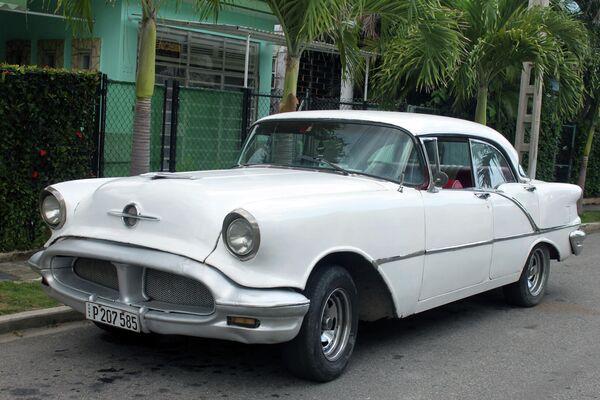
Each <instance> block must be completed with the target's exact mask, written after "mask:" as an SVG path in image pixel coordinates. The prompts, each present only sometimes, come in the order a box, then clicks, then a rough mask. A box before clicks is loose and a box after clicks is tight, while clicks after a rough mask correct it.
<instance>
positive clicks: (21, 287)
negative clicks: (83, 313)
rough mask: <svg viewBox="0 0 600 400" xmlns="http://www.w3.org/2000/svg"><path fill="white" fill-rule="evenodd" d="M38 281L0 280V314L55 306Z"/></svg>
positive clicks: (56, 303)
mask: <svg viewBox="0 0 600 400" xmlns="http://www.w3.org/2000/svg"><path fill="white" fill-rule="evenodd" d="M59 305H60V304H59V303H58V302H57V301H56V300H54V299H51V298H50V297H48V295H46V293H44V291H43V290H42V288H41V285H40V283H39V282H11V281H7V282H0V315H7V314H14V313H18V312H21V311H29V310H38V309H41V308H50V307H56V306H59Z"/></svg>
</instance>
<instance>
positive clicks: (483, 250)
mask: <svg viewBox="0 0 600 400" xmlns="http://www.w3.org/2000/svg"><path fill="white" fill-rule="evenodd" d="M426 147H427V152H428V157H429V159H430V164H432V163H433V162H435V161H434V159H433V158H432V156H431V152H432V151H434V150H433V149H435V147H437V152H438V158H437V159H438V160H439V170H440V171H442V172H445V173H446V174H447V175H448V177H449V181H448V184H447V185H446V186H445V187H444V188H442V189H440V190H439V191H437V192H432V191H427V192H423V203H424V207H425V265H424V271H423V283H422V286H421V292H420V296H419V300H420V301H422V300H427V299H430V298H433V297H436V296H440V295H444V294H447V293H450V292H453V291H456V290H460V289H463V288H466V287H469V286H473V285H477V284H479V283H482V282H484V281H486V280H488V279H489V270H490V262H491V256H492V239H493V225H492V207H491V203H490V199H489V194H488V193H480V192H478V191H476V190H474V189H475V188H474V183H475V179H474V176H473V170H472V164H471V153H470V149H469V142H468V140H467V139H460V138H452V137H438V140H437V146H433V145H432V146H428V145H427V144H426Z"/></svg>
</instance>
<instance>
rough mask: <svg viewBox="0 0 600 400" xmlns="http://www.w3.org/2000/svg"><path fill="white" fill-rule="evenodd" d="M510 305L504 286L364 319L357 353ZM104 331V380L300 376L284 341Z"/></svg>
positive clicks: (285, 380)
mask: <svg viewBox="0 0 600 400" xmlns="http://www.w3.org/2000/svg"><path fill="white" fill-rule="evenodd" d="M509 310H511V308H510V307H509V306H507V305H506V304H505V302H504V300H503V298H502V293H501V291H491V292H488V293H484V294H481V295H477V296H474V297H471V298H468V299H464V300H461V301H457V302H455V303H451V304H448V305H445V306H442V307H439V308H436V309H434V310H430V311H426V312H424V313H420V314H418V315H414V316H410V317H408V318H404V319H394V320H380V321H375V322H361V324H360V326H359V334H358V343H357V346H356V348H355V359H356V362H358V363H360V360H361V358H362V357H361V355H367V354H372V353H373V352H386V351H387V350H386V349H387V348H389V346H392V345H394V344H396V343H399V342H401V345H402V346H411V345H413V344H418V343H419V341H420V340H422V339H423V337H424V336H426V335H428V334H432V333H434V332H435V335H436V336H438V335H443V334H444V332H445V331H451V330H456V329H457V327H458V329H460V328H459V327H460V326H461V324H464V325H473V324H476V323H478V321H479V322H481V321H480V320H482V319H486V318H495V317H497V316H498V315H497V313H505V312H508V311H509ZM98 332H99V333H98V335H99V337H100V339H101V342H102V343H103V344H102V345H101V346H102V348H103V351H104V352H105V353H104V354H105V355H106V353H109V354H110V356H109V357H110V362H107V360H104V361H100V360H98V361H100V362H101V365H110V366H111V367H109V368H103V369H99V370H98V373H99V376H100V377H99V378H98V381H99V384H110V383H112V382H114V381H115V379H123V378H128V377H132V376H135V375H138V374H144V375H152V374H157V375H158V376H162V377H166V378H169V379H174V380H176V381H178V382H179V384H181V385H182V387H186V386H193V387H196V386H203V385H210V384H211V381H213V380H215V378H217V377H218V380H219V382H221V384H226V383H227V382H228V381H231V383H233V382H239V381H240V380H243V381H244V382H246V383H245V384H246V385H248V386H253V385H256V386H257V387H259V386H260V385H262V382H261V378H266V377H268V381H269V384H270V385H275V386H276V387H279V388H281V389H284V388H285V387H286V386H288V385H290V384H294V382H296V383H295V384H297V382H298V381H297V380H295V378H293V377H291V376H290V375H289V374H288V373H287V372H286V371H285V369H284V368H283V364H282V362H281V360H280V346H271V345H244V344H240V343H234V342H227V341H221V340H211V339H200V338H190V337H183V336H158V335H147V336H145V337H143V338H140V337H131V336H129V337H125V338H123V337H120V336H114V335H111V334H108V333H104V332H101V331H98ZM94 339H96V340H90V342H88V343H89V345H90V346H93V344H92V343H93V342H96V343H97V339H98V337H95V338H94ZM117 366H119V368H117ZM257 378H258V380H257Z"/></svg>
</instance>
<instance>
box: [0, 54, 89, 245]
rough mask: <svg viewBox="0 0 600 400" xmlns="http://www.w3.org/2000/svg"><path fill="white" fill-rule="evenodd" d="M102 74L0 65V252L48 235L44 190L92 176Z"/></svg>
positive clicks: (35, 243) (41, 241) (32, 243)
mask: <svg viewBox="0 0 600 400" xmlns="http://www.w3.org/2000/svg"><path fill="white" fill-rule="evenodd" d="M99 81H100V75H99V74H97V73H89V72H68V71H63V70H54V69H46V68H37V67H21V66H9V65H0V210H1V212H0V251H9V250H22V249H31V248H35V247H39V246H40V245H42V244H43V242H44V241H45V240H46V238H47V236H48V232H47V228H46V227H45V225H44V224H43V222H42V220H41V218H40V216H39V211H38V198H39V193H40V191H41V190H42V189H43V188H44V187H46V186H48V185H50V184H53V183H56V182H61V181H65V180H70V179H80V178H86V177H90V176H91V175H92V172H91V164H92V163H91V161H92V156H93V154H94V123H95V122H94V119H95V103H96V98H97V94H96V92H97V87H98V83H99Z"/></svg>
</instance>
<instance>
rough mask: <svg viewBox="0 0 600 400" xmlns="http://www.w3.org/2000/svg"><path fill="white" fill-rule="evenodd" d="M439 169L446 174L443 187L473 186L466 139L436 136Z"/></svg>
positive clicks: (460, 187) (459, 187) (461, 187)
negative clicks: (446, 177)
mask: <svg viewBox="0 0 600 400" xmlns="http://www.w3.org/2000/svg"><path fill="white" fill-rule="evenodd" d="M437 147H438V155H439V163H440V171H442V172H444V173H445V174H446V175H448V183H447V184H446V185H445V186H444V189H463V188H470V187H473V186H474V185H473V171H472V167H471V154H470V151H469V142H468V141H467V140H466V139H455V138H444V137H438V141H437Z"/></svg>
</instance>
